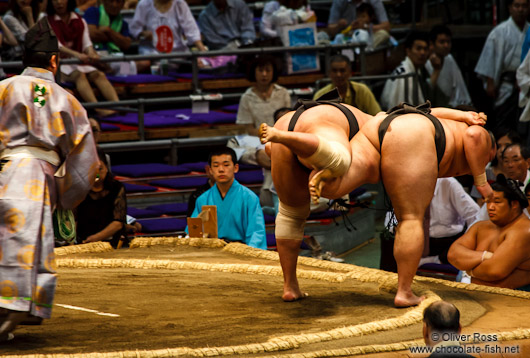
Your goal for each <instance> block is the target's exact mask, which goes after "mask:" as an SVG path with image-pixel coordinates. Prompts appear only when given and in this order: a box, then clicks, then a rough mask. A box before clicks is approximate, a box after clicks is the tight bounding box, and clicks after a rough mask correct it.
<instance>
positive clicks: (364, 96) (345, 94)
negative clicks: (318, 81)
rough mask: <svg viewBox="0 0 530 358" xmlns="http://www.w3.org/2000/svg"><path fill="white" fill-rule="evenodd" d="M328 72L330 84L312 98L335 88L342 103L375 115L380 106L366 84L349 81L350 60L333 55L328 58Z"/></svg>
mask: <svg viewBox="0 0 530 358" xmlns="http://www.w3.org/2000/svg"><path fill="white" fill-rule="evenodd" d="M328 68H329V73H328V76H329V78H330V79H331V84H329V85H327V86H325V87H323V88H321V89H320V90H318V91H317V92H316V93H315V95H314V96H313V99H317V98H319V97H321V96H322V95H324V94H326V93H328V92H330V91H331V90H333V88H337V90H338V91H339V95H340V98H341V99H342V102H343V103H346V104H349V105H351V106H354V107H357V108H359V109H360V110H361V111H363V112H365V113H368V114H371V115H372V116H375V115H376V114H377V113H379V112H381V107H379V103H377V101H376V99H375V97H374V94H373V93H372V91H371V90H370V88H368V86H367V85H365V84H364V83H360V82H354V81H350V77H351V62H350V59H349V58H348V57H346V56H344V55H335V56H333V57H331V59H330V60H329V66H328Z"/></svg>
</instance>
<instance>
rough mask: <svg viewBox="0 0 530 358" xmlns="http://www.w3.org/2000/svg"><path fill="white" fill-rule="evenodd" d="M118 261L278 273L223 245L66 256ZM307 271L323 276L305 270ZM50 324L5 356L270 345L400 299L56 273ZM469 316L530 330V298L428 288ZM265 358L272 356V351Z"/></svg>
mask: <svg viewBox="0 0 530 358" xmlns="http://www.w3.org/2000/svg"><path fill="white" fill-rule="evenodd" d="M65 257H66V258H75V259H76V260H80V259H93V258H120V259H142V260H171V261H187V262H203V263H215V264H251V265H262V266H274V267H278V266H279V263H278V262H277V261H270V260H265V259H257V258H250V257H245V256H241V255H235V254H231V253H228V252H225V251H223V250H222V249H219V248H215V249H214V248H193V247H189V246H155V247H149V248H136V249H122V250H116V251H111V252H105V253H98V254H93V253H92V254H75V255H68V256H61V257H60V258H61V259H62V258H65ZM300 269H307V270H320V271H326V270H323V269H318V268H314V267H307V266H304V265H301V266H300ZM58 275H59V279H58V286H57V291H56V296H55V301H54V303H55V307H54V311H53V315H52V318H51V319H50V320H45V321H44V323H43V324H42V325H40V326H21V327H20V328H18V329H17V330H16V331H15V334H16V336H15V339H14V340H13V341H11V342H9V343H3V344H1V345H0V353H1V354H9V355H28V354H76V353H95V352H116V354H118V353H117V352H120V351H131V350H140V351H144V350H160V349H166V348H178V347H189V348H205V347H223V346H238V345H245V344H250V343H263V342H266V341H268V340H270V339H271V338H274V337H279V336H288V335H298V334H300V333H319V332H324V331H329V330H333V329H336V328H341V327H345V326H351V325H356V324H361V323H367V322H371V321H376V320H383V319H387V318H393V317H399V316H401V315H403V314H404V313H406V312H407V311H408V310H412V309H396V308H394V307H393V294H392V293H390V292H386V291H384V290H380V289H379V285H378V284H375V283H361V282H358V281H355V280H346V281H344V282H340V283H336V282H327V281H321V280H312V279H301V280H300V283H301V286H302V287H303V289H304V290H306V291H307V292H309V293H310V297H309V298H307V299H305V300H302V301H298V302H292V303H285V302H283V301H282V300H281V298H280V295H281V288H282V277H281V276H277V275H254V274H243V273H230V272H212V271H206V270H194V269H179V270H170V269H141V268H64V267H60V268H58ZM421 285H423V286H425V287H427V288H428V289H429V290H432V291H433V292H435V293H436V294H437V295H438V296H440V297H441V298H442V299H446V300H449V301H451V302H454V303H455V304H456V305H457V307H459V309H460V311H461V313H462V324H463V325H464V326H465V328H464V332H466V331H468V332H470V333H471V332H475V331H480V332H485V333H490V332H501V331H507V330H508V331H509V330H513V329H516V328H528V327H530V319H529V317H530V314H529V313H528V312H529V311H528V307H529V305H528V300H525V299H522V298H515V297H507V296H503V295H497V294H489V293H483V292H473V291H470V292H466V291H463V290H460V289H455V288H449V287H444V286H442V285H437V284H436V283H422V284H421ZM414 339H421V323H415V324H412V325H408V326H405V327H401V328H397V329H395V330H388V331H384V332H376V333H374V334H370V335H365V336H361V337H348V338H346V339H340V340H331V341H327V342H318V343H315V344H307V345H301V346H300V347H299V348H297V349H295V350H288V351H286V352H281V351H280V352H276V353H275V354H287V353H294V352H296V353H298V352H310V351H316V350H332V349H337V348H343V347H352V346H360V345H373V344H388V343H394V342H401V341H407V340H414ZM262 355H267V354H266V353H264V354H262Z"/></svg>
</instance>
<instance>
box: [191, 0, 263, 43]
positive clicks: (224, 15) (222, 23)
mask: <svg viewBox="0 0 530 358" xmlns="http://www.w3.org/2000/svg"><path fill="white" fill-rule="evenodd" d="M199 28H200V29H201V34H202V36H203V39H204V42H205V44H206V46H208V48H209V49H210V50H218V49H221V48H238V47H239V46H241V45H249V44H251V43H253V42H254V40H255V39H256V30H255V29H254V23H253V14H252V12H251V11H250V9H249V8H248V6H247V4H246V3H245V2H244V1H243V0H211V1H210V3H209V4H208V5H207V6H206V7H205V8H204V10H202V11H201V13H200V15H199Z"/></svg>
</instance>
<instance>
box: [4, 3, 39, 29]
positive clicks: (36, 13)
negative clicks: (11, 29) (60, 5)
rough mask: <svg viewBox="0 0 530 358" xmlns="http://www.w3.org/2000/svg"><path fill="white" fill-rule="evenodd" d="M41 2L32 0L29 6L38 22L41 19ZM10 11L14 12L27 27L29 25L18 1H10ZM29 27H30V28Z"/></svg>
mask: <svg viewBox="0 0 530 358" xmlns="http://www.w3.org/2000/svg"><path fill="white" fill-rule="evenodd" d="M41 2H42V1H41V0H31V3H30V4H29V6H31V12H32V14H33V20H35V21H37V19H38V18H39V8H40V4H41ZM9 10H11V11H12V12H13V15H14V16H15V17H16V18H17V19H19V20H22V21H23V22H24V23H25V24H26V25H29V24H28V23H26V16H24V14H23V13H22V9H21V8H20V6H19V5H18V1H17V0H9ZM28 27H29V26H28Z"/></svg>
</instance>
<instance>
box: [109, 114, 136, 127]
mask: <svg viewBox="0 0 530 358" xmlns="http://www.w3.org/2000/svg"><path fill="white" fill-rule="evenodd" d="M127 118H133V119H138V113H132V112H127V113H124V114H113V115H111V116H107V117H105V122H111V123H121V124H123V121H124V120H125V119H127Z"/></svg>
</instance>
